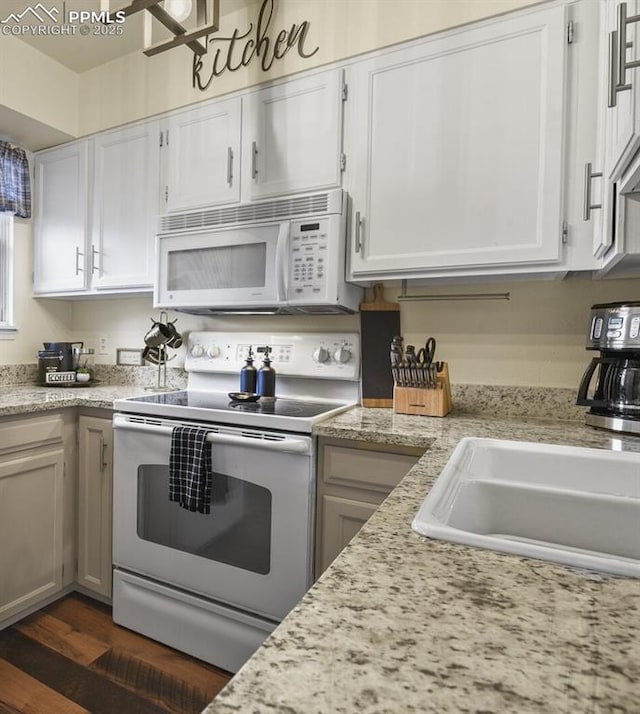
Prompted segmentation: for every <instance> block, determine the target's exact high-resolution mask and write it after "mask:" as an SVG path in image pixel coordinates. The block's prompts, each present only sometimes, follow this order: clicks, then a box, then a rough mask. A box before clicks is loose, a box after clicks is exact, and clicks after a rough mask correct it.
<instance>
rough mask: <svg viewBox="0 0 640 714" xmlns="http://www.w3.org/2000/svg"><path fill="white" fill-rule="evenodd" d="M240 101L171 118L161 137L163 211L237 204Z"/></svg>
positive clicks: (223, 102) (187, 112) (207, 107)
mask: <svg viewBox="0 0 640 714" xmlns="http://www.w3.org/2000/svg"><path fill="white" fill-rule="evenodd" d="M240 116H241V99H240V97H237V98H235V99H229V100H226V101H214V102H210V103H207V104H206V105H204V106H200V107H197V108H195V109H189V110H187V111H184V112H180V113H179V114H174V115H172V116H170V117H169V118H168V120H167V121H166V124H165V126H166V130H165V131H163V135H162V139H161V141H162V145H163V149H162V152H163V162H164V176H165V182H164V184H165V196H164V211H166V212H169V213H172V212H176V211H189V210H193V209H197V208H203V207H205V206H216V205H221V204H227V203H236V202H237V201H239V200H240V130H241V120H240Z"/></svg>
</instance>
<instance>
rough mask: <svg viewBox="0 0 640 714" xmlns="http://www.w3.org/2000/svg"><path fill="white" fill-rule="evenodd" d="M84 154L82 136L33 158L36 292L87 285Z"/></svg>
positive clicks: (80, 288) (86, 185)
mask: <svg viewBox="0 0 640 714" xmlns="http://www.w3.org/2000/svg"><path fill="white" fill-rule="evenodd" d="M88 156H89V151H88V142H87V141H86V140H84V141H77V142H74V143H72V144H66V145H65V146H63V147H61V148H59V149H51V150H49V151H44V152H41V153H39V154H37V155H36V157H35V162H34V163H35V185H34V191H33V193H34V226H35V227H34V271H33V273H34V275H33V278H34V286H33V288H34V292H35V293H58V292H67V291H83V290H85V289H86V287H87V278H88V275H87V265H88V263H87V255H86V252H87V251H86V236H87V221H88V212H87V195H88V194H87V191H88V181H89V168H88V166H89V164H88Z"/></svg>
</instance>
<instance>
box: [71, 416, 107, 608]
mask: <svg viewBox="0 0 640 714" xmlns="http://www.w3.org/2000/svg"><path fill="white" fill-rule="evenodd" d="M112 434H113V431H112V426H111V421H110V420H109V419H100V418H97V417H88V416H81V417H80V418H79V419H78V443H79V460H78V463H79V480H78V510H79V513H78V582H79V583H80V585H82V586H84V587H85V588H88V589H89V590H93V591H94V592H97V593H99V594H100V595H104V596H105V597H107V598H110V597H111V570H112V563H111V517H112V495H111V491H112V482H113V459H112V453H113V438H112Z"/></svg>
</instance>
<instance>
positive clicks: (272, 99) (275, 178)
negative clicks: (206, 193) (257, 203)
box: [242, 70, 342, 200]
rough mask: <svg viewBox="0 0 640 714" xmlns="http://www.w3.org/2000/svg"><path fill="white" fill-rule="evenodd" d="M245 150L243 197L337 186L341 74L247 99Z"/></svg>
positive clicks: (321, 75)
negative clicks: (244, 191)
mask: <svg viewBox="0 0 640 714" xmlns="http://www.w3.org/2000/svg"><path fill="white" fill-rule="evenodd" d="M242 146H243V156H244V158H243V182H244V185H245V190H246V194H245V196H244V198H247V199H249V200H251V199H257V198H266V197H267V196H278V195H282V194H286V193H299V192H303V191H310V190H315V189H321V188H330V187H334V186H339V185H340V181H341V170H340V152H341V146H342V73H341V72H340V71H339V70H334V71H331V72H322V73H319V74H314V75H312V76H310V77H304V78H303V79H298V80H292V81H287V82H285V83H283V84H279V85H277V86H274V87H267V88H266V89H262V90H259V91H257V92H254V93H252V94H249V95H248V96H246V97H245V98H244V105H243V121H242Z"/></svg>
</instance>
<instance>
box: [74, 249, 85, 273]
mask: <svg viewBox="0 0 640 714" xmlns="http://www.w3.org/2000/svg"><path fill="white" fill-rule="evenodd" d="M81 255H82V256H84V253H81V252H80V247H79V246H76V275H80V273H83V272H84V268H81V267H80V256H81Z"/></svg>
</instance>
